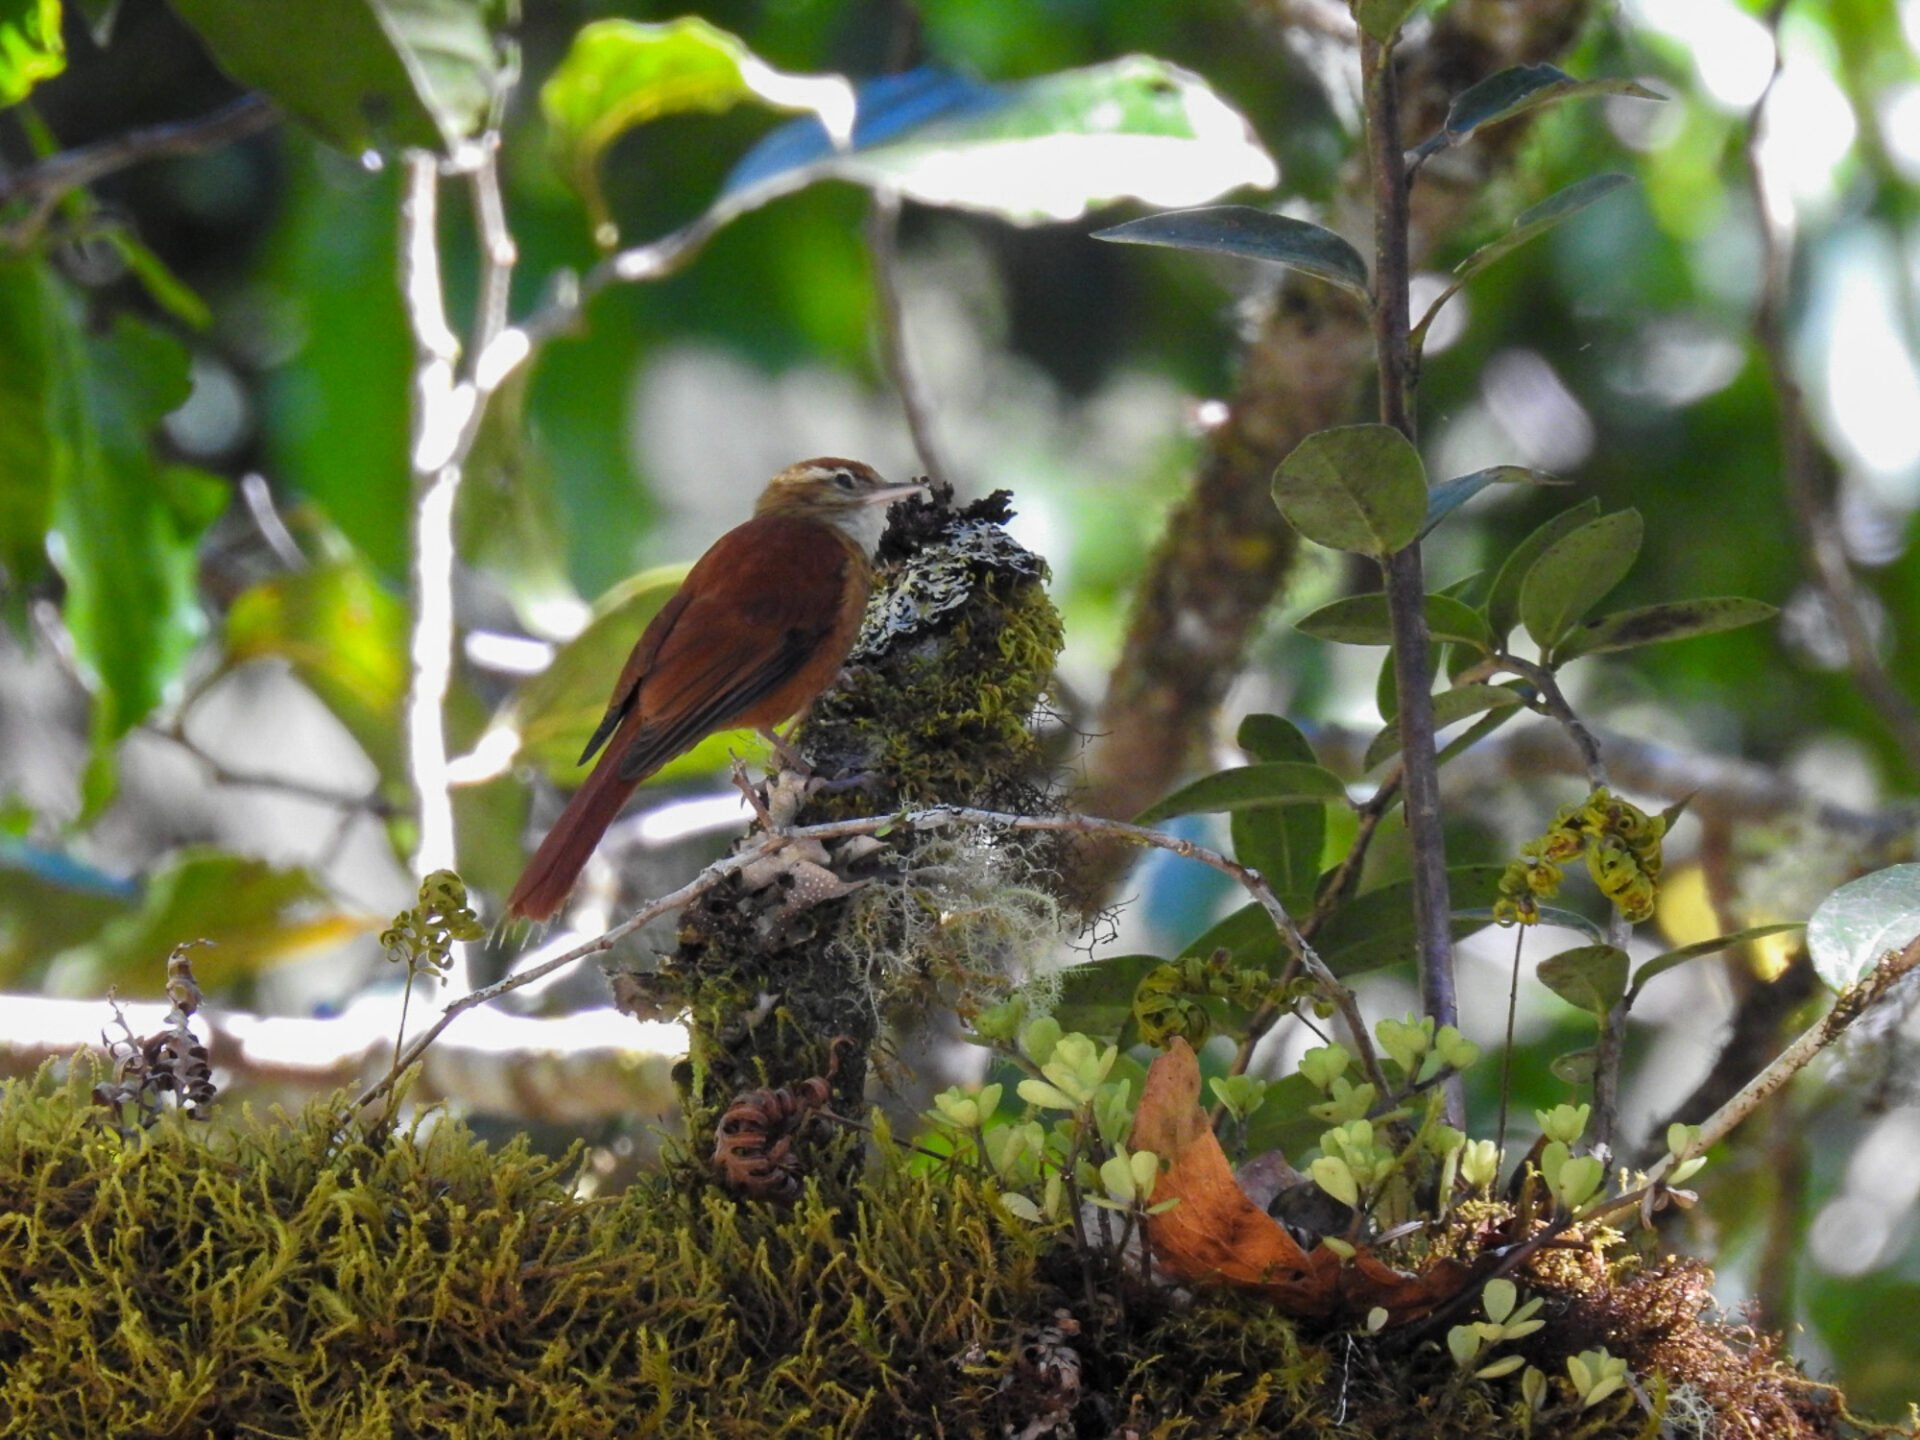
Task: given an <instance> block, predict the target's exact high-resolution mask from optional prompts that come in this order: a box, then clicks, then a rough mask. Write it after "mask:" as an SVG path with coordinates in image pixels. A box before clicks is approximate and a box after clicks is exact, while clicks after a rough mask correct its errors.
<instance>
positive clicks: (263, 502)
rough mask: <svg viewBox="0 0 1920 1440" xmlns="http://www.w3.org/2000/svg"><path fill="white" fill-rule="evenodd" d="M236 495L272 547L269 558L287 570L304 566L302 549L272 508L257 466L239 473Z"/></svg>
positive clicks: (265, 485) (263, 538) (305, 562)
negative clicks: (254, 468)
mask: <svg viewBox="0 0 1920 1440" xmlns="http://www.w3.org/2000/svg"><path fill="white" fill-rule="evenodd" d="M240 498H241V500H242V501H243V502H245V504H246V507H247V514H248V515H249V516H251V517H252V518H253V524H254V528H255V529H257V530H258V531H259V532H260V538H261V539H262V540H265V541H266V542H267V548H268V549H269V550H271V551H273V558H274V559H276V560H278V561H279V562H280V563H281V564H282V565H283V566H285V567H286V568H287V569H288V570H305V569H306V568H307V556H306V552H305V551H303V550H302V549H301V548H300V543H299V542H298V541H297V540H295V539H294V538H293V532H292V531H291V530H289V529H287V522H286V521H284V520H282V519H281V518H280V512H279V511H278V510H276V509H275V508H274V504H273V490H272V488H271V487H270V486H269V485H268V484H267V477H266V476H264V475H262V474H261V473H260V472H259V471H258V470H249V471H248V472H247V473H246V474H244V475H242V476H241V477H240Z"/></svg>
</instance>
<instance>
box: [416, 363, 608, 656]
mask: <svg viewBox="0 0 1920 1440" xmlns="http://www.w3.org/2000/svg"><path fill="white" fill-rule="evenodd" d="M533 370H534V367H533V366H531V365H522V366H520V367H518V368H517V369H516V370H515V371H514V372H513V374H512V375H510V376H508V377H507V380H506V382H505V383H504V384H503V385H501V387H500V388H499V389H498V390H496V391H494V394H493V400H492V403H491V404H489V405H488V406H487V413H486V415H485V417H484V418H483V419H482V420H481V423H480V433H479V434H478V435H477V436H476V437H475V439H474V444H473V452H472V454H471V455H470V456H469V457H468V459H467V469H466V475H465V478H464V479H463V480H462V481H461V485H460V496H459V501H458V508H457V510H456V513H455V516H454V523H455V526H456V533H457V534H458V536H459V547H460V557H461V558H462V559H463V560H465V561H466V562H467V563H468V564H470V565H473V566H475V567H477V568H479V569H481V570H484V571H486V572H487V573H488V574H489V575H491V576H492V577H493V578H494V579H495V580H497V581H498V582H499V584H500V586H501V588H502V589H503V590H504V591H505V592H506V595H507V599H508V600H509V601H510V602H511V603H512V605H513V610H514V614H515V615H517V616H518V617H519V619H520V623H521V624H522V625H524V626H526V628H527V630H528V631H529V632H530V633H532V634H534V635H539V636H543V637H546V638H549V639H552V638H557V637H559V636H563V635H571V634H573V633H574V632H575V631H577V630H578V629H579V627H580V616H581V614H582V612H583V611H584V610H585V608H586V605H585V602H584V601H582V600H581V598H580V595H579V592H578V591H576V590H575V589H574V588H573V581H572V580H571V579H570V578H569V576H568V574H567V562H566V536H565V535H564V534H563V533H562V530H561V524H560V517H559V515H558V513H557V506H556V502H555V488H556V486H557V484H558V482H557V480H556V478H555V477H554V475H553V473H552V469H553V467H552V466H551V465H550V464H549V463H548V461H547V457H546V455H545V453H544V452H543V451H542V450H541V449H540V447H539V446H538V445H537V444H536V443H535V442H534V439H533V427H532V426H531V425H529V424H528V423H527V414H526V411H527V389H528V386H529V384H530V382H531V381H532V378H533ZM619 673H620V672H619V671H618V670H617V669H616V670H614V671H613V675H617V674H619ZM607 683H608V684H609V685H611V684H612V683H613V681H612V675H609V676H608V677H607Z"/></svg>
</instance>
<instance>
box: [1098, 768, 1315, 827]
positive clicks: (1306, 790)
mask: <svg viewBox="0 0 1920 1440" xmlns="http://www.w3.org/2000/svg"><path fill="white" fill-rule="evenodd" d="M1346 798H1347V788H1346V786H1344V785H1342V784H1341V783H1340V777H1339V776H1338V775H1335V774H1334V773H1333V772H1332V771H1331V770H1328V769H1325V768H1324V767H1322V766H1319V765H1307V764H1300V763H1298V762H1295V761H1285V760H1280V761H1273V762H1269V763H1265V764H1260V765H1236V766H1234V767H1233V768H1231V769H1228V770H1221V771H1217V772H1216V773H1214V774H1212V775H1203V776H1201V777H1200V778H1199V779H1198V780H1195V781H1194V782H1193V783H1192V784H1189V785H1182V786H1181V787H1180V788H1179V789H1178V790H1176V791H1174V792H1173V793H1172V794H1171V795H1169V796H1167V797H1166V798H1165V799H1164V800H1161V801H1160V802H1159V803H1157V804H1154V805H1149V806H1148V807H1147V808H1146V809H1145V810H1143V811H1141V812H1140V814H1139V815H1138V816H1136V817H1135V818H1134V822H1133V823H1134V824H1136V825H1157V824H1159V823H1160V822H1161V821H1162V820H1171V819H1172V818H1173V817H1174V816H1176V815H1195V814H1200V813H1202V812H1206V811H1218V810H1246V809H1254V808H1259V807H1261V806H1267V805H1287V804H1297V803H1299V802H1300V801H1303V800H1312V801H1316V802H1318V801H1326V800H1340V801H1344V800H1345V799H1346Z"/></svg>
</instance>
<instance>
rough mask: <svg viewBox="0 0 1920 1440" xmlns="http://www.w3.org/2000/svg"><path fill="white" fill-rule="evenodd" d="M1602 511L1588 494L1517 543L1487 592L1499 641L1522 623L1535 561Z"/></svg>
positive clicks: (1489, 622) (1490, 617) (1490, 616)
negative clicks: (1524, 590) (1524, 589)
mask: <svg viewBox="0 0 1920 1440" xmlns="http://www.w3.org/2000/svg"><path fill="white" fill-rule="evenodd" d="M1599 513H1600V502H1599V500H1598V499H1595V498H1591V497H1589V498H1588V499H1585V500H1582V501H1581V502H1580V503H1579V504H1578V505H1575V506H1574V507H1573V508H1572V509H1570V510H1562V511H1561V512H1560V513H1559V514H1558V515H1555V516H1554V517H1553V518H1552V519H1550V520H1548V521H1547V522H1546V523H1545V524H1543V525H1541V526H1540V527H1539V528H1538V529H1536V530H1535V531H1534V532H1533V533H1532V534H1531V535H1529V536H1527V538H1526V539H1524V540H1522V541H1521V542H1520V543H1519V544H1518V545H1516V546H1514V548H1513V553H1512V554H1510V555H1508V556H1507V558H1506V560H1505V562H1504V563H1502V565H1501V566H1500V570H1499V573H1498V574H1496V575H1495V576H1494V577H1493V587H1492V588H1491V589H1490V590H1488V591H1487V603H1486V616H1487V628H1488V629H1489V630H1491V631H1492V632H1493V638H1494V639H1495V640H1496V641H1497V642H1499V643H1501V644H1504V643H1505V642H1506V638H1507V634H1508V632H1509V631H1511V630H1512V629H1513V627H1514V626H1515V625H1517V624H1519V623H1520V582H1521V581H1523V580H1525V579H1526V578H1527V572H1528V571H1529V570H1531V569H1532V568H1533V562H1534V561H1536V560H1538V559H1539V558H1540V557H1541V556H1542V555H1544V554H1546V553H1547V549H1548V547H1549V546H1551V545H1552V544H1553V543H1554V541H1556V540H1558V539H1560V537H1561V536H1563V535H1569V534H1571V533H1573V532H1574V531H1575V530H1578V529H1579V528H1580V527H1581V526H1582V525H1584V524H1586V523H1587V522H1588V521H1589V520H1592V519H1594V518H1595V517H1596V516H1598V515H1599Z"/></svg>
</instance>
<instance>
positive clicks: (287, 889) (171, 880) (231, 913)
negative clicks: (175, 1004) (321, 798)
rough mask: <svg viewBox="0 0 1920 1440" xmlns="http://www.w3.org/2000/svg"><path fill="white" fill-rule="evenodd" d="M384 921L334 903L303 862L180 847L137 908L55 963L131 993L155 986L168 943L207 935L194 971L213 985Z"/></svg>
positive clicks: (98, 987) (77, 979) (79, 981)
mask: <svg viewBox="0 0 1920 1440" xmlns="http://www.w3.org/2000/svg"><path fill="white" fill-rule="evenodd" d="M383 923H384V922H383V921H381V920H380V919H379V918H378V917H375V916H372V915H351V914H345V913H342V912H341V910H340V909H339V908H338V907H337V906H336V905H334V904H333V902H332V901H331V899H330V898H329V896H328V895H327V892H326V890H325V889H324V888H323V887H322V886H321V885H320V883H319V882H318V881H317V880H316V879H314V877H313V876H312V875H310V874H309V873H308V872H307V871H305V870H298V869H295V870H282V869H278V868H276V867H275V866H272V865H269V864H268V863H267V862H266V861H264V860H255V859H249V858H245V857H242V856H238V855H229V854H226V853H224V852H221V851H217V850H211V849H191V850H184V851H181V852H180V853H178V854H177V855H175V856H174V857H173V858H172V859H171V860H169V861H168V862H167V863H166V864H165V865H164V866H162V867H161V869H160V870H159V872H158V873H157V874H155V875H154V876H153V878H152V879H151V880H149V881H148V883H147V890H146V895H145V897H144V898H143V899H142V901H141V904H140V908H139V909H138V910H137V911H135V912H133V913H132V914H129V915H124V916H122V917H120V918H118V919H116V920H112V921H109V922H108V923H107V924H106V925H105V926H104V927H103V928H102V929H101V930H100V932H99V934H98V935H96V936H95V937H94V938H93V939H92V940H90V941H88V942H86V943H85V944H83V945H79V946H76V947H74V948H73V949H71V950H68V951H66V952H64V953H62V954H61V955H60V956H58V957H57V958H56V959H55V961H54V964H55V965H56V966H58V967H59V969H60V971H61V973H62V974H63V975H66V976H67V977H69V980H70V982H71V983H72V984H74V985H75V986H76V987H81V988H84V990H85V991H86V992H87V993H96V992H99V991H102V990H105V989H106V988H107V987H109V986H114V987H117V988H118V989H119V990H120V992H121V993H122V994H124V995H128V996H130V997H140V996H149V995H157V994H158V993H159V992H160V990H161V987H162V986H163V984H164V983H165V981H166V959H167V954H168V952H169V951H171V950H172V949H173V947H174V946H176V945H179V944H182V943H184V942H187V941H192V940H208V941H211V942H213V943H212V945H211V947H210V948H209V949H207V950H205V951H198V950H196V951H195V952H194V960H193V969H194V974H195V976H196V977H197V978H198V980H199V981H200V984H201V986H202V987H203V988H204V989H206V990H208V991H214V990H218V989H222V988H225V987H227V986H230V985H233V984H235V983H236V982H238V981H241V980H245V979H248V978H250V977H253V976H257V975H259V974H260V973H262V972H263V971H265V970H267V969H268V968H270V967H271V966H274V965H278V964H282V963H284V962H286V961H289V960H294V959H297V958H299V957H300V956H301V955H302V954H303V953H306V952H309V951H312V950H314V949H316V948H318V947H321V946H326V945H339V944H340V943H342V942H343V941H346V940H349V939H351V938H352V937H354V936H355V935H358V934H362V933H364V932H366V931H369V930H376V929H378V928H379V927H380V926H381V925H382V924H383Z"/></svg>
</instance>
